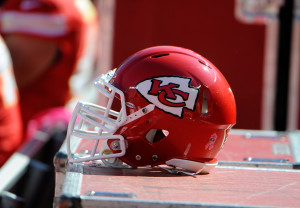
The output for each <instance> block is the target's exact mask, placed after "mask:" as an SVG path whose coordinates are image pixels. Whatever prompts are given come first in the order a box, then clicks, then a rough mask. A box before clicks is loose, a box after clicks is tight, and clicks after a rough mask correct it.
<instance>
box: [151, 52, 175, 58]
mask: <svg viewBox="0 0 300 208" xmlns="http://www.w3.org/2000/svg"><path fill="white" fill-rule="evenodd" d="M168 55H170V54H169V53H165V54H159V55H156V56H151V58H160V57H163V56H168Z"/></svg>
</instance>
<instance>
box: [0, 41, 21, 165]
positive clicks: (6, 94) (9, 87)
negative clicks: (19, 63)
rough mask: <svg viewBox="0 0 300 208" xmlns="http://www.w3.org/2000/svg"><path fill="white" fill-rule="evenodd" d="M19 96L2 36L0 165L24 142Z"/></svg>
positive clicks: (0, 45)
mask: <svg viewBox="0 0 300 208" xmlns="http://www.w3.org/2000/svg"><path fill="white" fill-rule="evenodd" d="M22 138H23V137H22V120H21V114H20V106H19V97H18V91H17V87H16V82H15V78H14V74H13V70H12V63H11V59H10V56H9V52H8V50H7V48H6V45H5V44H4V41H3V39H2V37H1V36H0V167H1V166H2V165H3V164H4V163H5V162H6V161H7V159H8V158H9V157H10V156H11V155H12V154H13V153H14V152H15V151H16V150H17V149H18V148H19V146H20V145H21V144H22Z"/></svg>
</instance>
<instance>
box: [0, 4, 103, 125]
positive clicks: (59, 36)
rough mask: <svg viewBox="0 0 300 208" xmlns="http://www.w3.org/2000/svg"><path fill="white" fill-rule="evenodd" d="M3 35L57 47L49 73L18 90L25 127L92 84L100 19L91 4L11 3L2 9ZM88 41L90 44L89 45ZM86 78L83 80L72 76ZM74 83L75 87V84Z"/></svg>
mask: <svg viewBox="0 0 300 208" xmlns="http://www.w3.org/2000/svg"><path fill="white" fill-rule="evenodd" d="M0 15H1V16H0V18H1V24H2V25H1V33H2V34H3V35H4V36H5V35H6V34H13V33H17V34H24V35H29V36H33V37H36V38H42V39H46V40H49V41H52V42H54V43H55V44H58V46H59V50H60V55H59V57H58V58H57V59H56V61H54V62H53V64H52V65H51V66H49V67H48V68H49V69H48V70H47V72H46V73H45V74H43V75H41V76H40V77H39V79H38V80H36V81H34V83H33V84H31V85H30V86H28V87H26V88H22V89H19V91H20V102H21V110H22V115H23V120H24V123H25V125H27V123H28V121H29V120H30V119H31V118H32V117H33V116H34V115H36V114H38V113H39V112H42V111H45V110H47V109H50V108H53V107H58V106H65V105H66V104H67V103H68V102H69V101H70V99H71V98H72V97H74V96H75V95H76V93H78V91H76V89H82V84H80V82H84V83H85V82H88V81H90V78H91V75H92V70H93V65H92V62H93V58H94V54H93V53H94V52H95V50H94V48H95V47H96V44H95V41H96V34H97V16H96V10H95V8H94V7H93V5H92V3H91V2H90V1H89V0H10V1H6V2H5V3H4V5H3V8H2V12H1V14H0ZM87 41H89V42H87ZM78 73H79V74H80V73H82V74H84V76H81V77H80V79H79V80H78V79H76V78H74V77H73V75H77V77H78ZM74 80H76V81H75V84H74Z"/></svg>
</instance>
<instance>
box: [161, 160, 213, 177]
mask: <svg viewBox="0 0 300 208" xmlns="http://www.w3.org/2000/svg"><path fill="white" fill-rule="evenodd" d="M217 164H218V162H217V161H215V162H210V163H202V162H196V161H191V160H183V159H171V160H168V161H166V165H168V166H169V167H168V168H165V167H162V166H160V168H162V169H164V170H166V171H168V172H169V173H171V174H175V175H181V174H184V175H190V176H194V175H197V174H208V173H210V171H211V170H212V169H213V168H214V167H215V166H216V165H217Z"/></svg>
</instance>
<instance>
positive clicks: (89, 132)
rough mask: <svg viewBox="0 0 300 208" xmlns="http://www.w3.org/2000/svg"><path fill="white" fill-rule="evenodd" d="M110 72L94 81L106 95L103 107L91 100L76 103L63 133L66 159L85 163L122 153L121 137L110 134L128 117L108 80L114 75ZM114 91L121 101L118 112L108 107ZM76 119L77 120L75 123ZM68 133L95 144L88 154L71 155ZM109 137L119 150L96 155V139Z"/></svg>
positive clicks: (121, 154)
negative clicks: (114, 141) (80, 155)
mask: <svg viewBox="0 0 300 208" xmlns="http://www.w3.org/2000/svg"><path fill="white" fill-rule="evenodd" d="M113 73H114V71H110V72H109V73H107V74H105V75H101V76H100V77H98V78H97V79H96V81H95V83H94V84H95V87H96V88H97V90H98V91H99V92H100V93H101V94H103V95H104V96H105V97H107V98H108V102H107V106H106V108H105V107H101V106H98V105H94V104H90V103H83V102H78V103H77V105H76V107H75V109H74V111H73V114H72V117H71V119H70V122H69V126H68V131H67V136H66V140H67V152H68V158H69V162H85V161H90V160H99V159H108V158H114V157H121V156H123V155H124V154H125V150H126V147H125V141H124V138H123V136H121V135H113V134H114V133H115V132H116V131H117V129H118V128H120V126H122V125H123V124H124V123H125V121H126V118H127V114H126V106H125V98H124V94H123V92H122V91H120V90H119V89H117V88H116V87H114V86H113V85H111V84H110V83H108V82H109V80H110V79H111V77H112V76H113ZM116 94H117V95H118V96H119V97H120V100H121V110H120V112H116V111H113V110H111V106H112V103H113V99H114V98H115V96H116ZM78 119H79V122H78V123H77V124H76V122H77V120H78ZM71 136H74V137H78V138H81V139H91V140H95V144H94V145H93V149H92V151H91V154H90V156H88V155H86V156H83V157H79V158H73V156H72V153H71V147H70V146H71V144H70V139H71ZM108 139H114V140H118V141H119V150H120V151H121V152H119V153H113V154H110V155H101V154H100V155H96V150H97V147H98V144H99V140H108Z"/></svg>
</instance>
